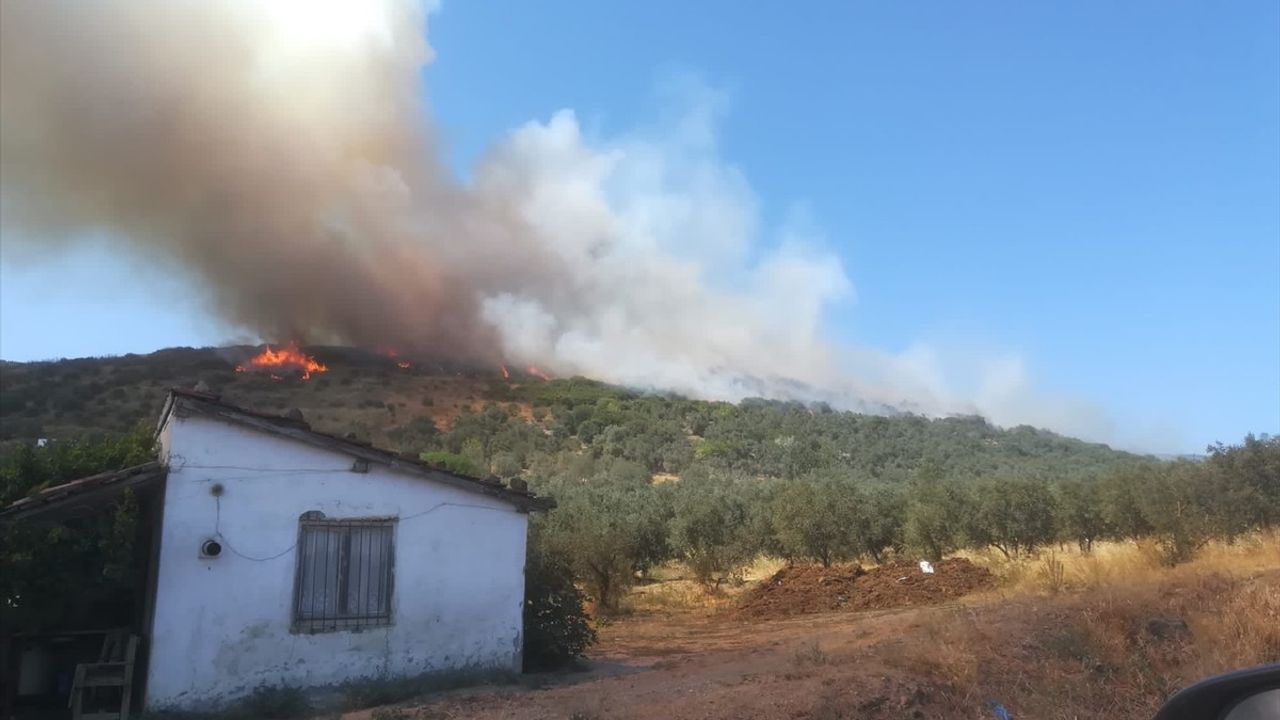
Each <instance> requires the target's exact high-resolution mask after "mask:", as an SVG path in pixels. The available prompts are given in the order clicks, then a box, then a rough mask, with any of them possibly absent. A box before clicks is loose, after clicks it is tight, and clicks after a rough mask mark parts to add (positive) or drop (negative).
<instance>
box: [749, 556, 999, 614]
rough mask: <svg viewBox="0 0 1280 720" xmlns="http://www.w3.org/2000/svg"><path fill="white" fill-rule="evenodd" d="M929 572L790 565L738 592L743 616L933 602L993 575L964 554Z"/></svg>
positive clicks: (903, 567)
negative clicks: (742, 593) (964, 556)
mask: <svg viewBox="0 0 1280 720" xmlns="http://www.w3.org/2000/svg"><path fill="white" fill-rule="evenodd" d="M933 570H934V571H933V573H925V572H923V571H922V570H921V569H920V566H919V565H917V564H915V563H909V562H891V563H886V564H884V565H879V566H876V567H873V568H870V569H866V568H863V567H862V566H860V565H853V566H844V567H828V568H824V567H822V566H820V565H788V566H787V567H784V568H782V569H781V570H779V571H778V572H776V573H774V574H773V577H771V578H769V579H768V580H765V581H764V582H763V583H761V584H760V586H759V587H756V588H753V589H751V590H750V591H748V592H747V593H745V594H744V595H743V597H742V600H741V602H740V603H739V605H738V609H737V612H738V614H739V615H740V616H741V617H743V618H746V619H765V618H778V617H789V616H791V615H802V614H805V613H816V612H830V611H832V610H879V609H884V608H897V607H911V606H914V605H933V604H936V603H940V602H945V601H947V600H952V599H955V598H958V597H960V596H961V595H965V594H967V593H971V592H973V591H975V590H980V589H982V588H985V587H990V586H991V585H992V583H993V582H994V581H995V578H994V577H993V576H992V575H991V573H990V571H988V570H987V569H986V568H984V567H979V566H977V565H974V564H973V563H971V562H969V561H968V560H966V559H964V558H951V559H949V560H943V561H941V562H937V563H934V565H933Z"/></svg>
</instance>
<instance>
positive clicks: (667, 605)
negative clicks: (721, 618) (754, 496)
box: [623, 557, 786, 613]
mask: <svg viewBox="0 0 1280 720" xmlns="http://www.w3.org/2000/svg"><path fill="white" fill-rule="evenodd" d="M785 564H786V563H784V562H783V561H781V560H777V559H774V558H766V557H760V558H756V559H755V560H754V561H752V563H751V564H750V565H748V566H747V567H746V568H744V569H743V570H742V572H741V573H740V582H724V583H721V584H720V586H719V587H718V588H707V587H706V586H704V585H702V584H701V583H699V582H698V581H696V580H694V579H693V573H691V572H689V571H688V569H687V568H685V567H684V565H683V564H681V563H668V564H666V565H663V566H662V567H659V568H655V569H654V570H653V571H652V572H650V579H651V580H652V582H650V583H648V584H643V585H638V586H636V587H635V588H633V589H632V590H631V592H630V593H629V594H628V595H627V597H626V599H625V600H624V601H623V605H624V606H625V608H626V609H627V610H629V611H632V612H642V613H669V612H689V611H714V610H723V609H726V608H730V607H733V606H735V605H736V603H737V602H738V597H739V596H740V595H741V594H742V593H743V592H745V591H746V590H748V589H750V588H751V587H752V586H753V585H755V584H756V583H759V582H760V581H762V580H764V579H766V578H768V577H769V576H771V575H773V574H774V573H775V572H777V571H778V569H779V568H781V567H782V566H783V565H785Z"/></svg>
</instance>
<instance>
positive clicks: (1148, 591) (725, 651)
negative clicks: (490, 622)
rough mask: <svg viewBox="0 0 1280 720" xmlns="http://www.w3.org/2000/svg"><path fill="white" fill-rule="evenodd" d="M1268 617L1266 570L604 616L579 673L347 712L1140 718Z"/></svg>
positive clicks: (1270, 578) (1243, 653)
mask: <svg viewBox="0 0 1280 720" xmlns="http://www.w3.org/2000/svg"><path fill="white" fill-rule="evenodd" d="M1228 608H1229V609H1230V611H1229V612H1225V613H1224V609H1228ZM1277 617H1280V571H1275V570H1273V571H1269V572H1264V573H1262V574H1259V575H1255V576H1253V577H1248V578H1230V577H1227V576H1224V575H1221V574H1218V573H1191V572H1187V573H1179V574H1174V575H1171V576H1169V578H1167V579H1164V580H1161V581H1159V582H1155V583H1144V584H1138V585H1134V586H1119V587H1108V588H1099V589H1093V590H1085V591H1080V592H1076V593H1067V594H1062V595H1056V596H1045V597H1039V596H1021V597H1018V598H1014V599H1004V598H1001V597H1000V596H999V595H998V594H996V593H994V592H993V593H989V594H987V595H986V596H979V597H974V596H970V597H966V598H964V599H962V600H960V601H957V602H950V603H948V604H944V605H934V606H929V607H918V608H907V609H895V610H878V611H865V612H850V611H847V610H845V611H840V612H828V613H820V614H813V615H803V616H797V617H792V618H788V619H778V620H765V621H752V620H744V619H742V618H741V616H740V615H736V614H733V613H725V612H718V613H717V612H690V611H685V612H679V613H673V614H648V615H643V616H633V617H629V618H624V619H621V620H617V621H615V622H612V623H609V624H607V625H606V626H605V627H603V628H602V629H601V632H600V636H601V637H600V639H601V642H600V645H599V646H598V647H596V648H595V650H594V652H593V653H592V656H593V660H592V663H591V667H590V669H589V670H587V671H585V672H579V673H565V674H553V675H545V676H526V678H525V681H524V682H522V683H521V684H519V685H512V686H505V687H484V688H472V689H469V690H461V691H456V692H452V693H447V694H444V695H438V696H435V697H433V698H430V699H429V700H425V701H422V702H417V703H409V704H408V705H406V706H403V707H399V708H382V709H380V710H376V711H362V712H359V713H352V714H350V715H348V716H346V717H347V720H365V719H368V718H372V717H375V716H374V713H375V712H376V713H378V715H377V716H376V717H377V720H381V719H382V718H396V719H397V720H400V719H401V718H403V719H405V720H408V719H410V718H414V719H417V720H445V719H449V720H452V719H455V718H479V719H481V720H499V719H512V720H514V719H521V720H525V719H530V720H537V719H543V718H546V719H550V718H557V719H560V720H566V719H569V720H603V719H604V718H626V719H636V720H641V719H643V720H659V719H661V720H666V719H667V718H682V719H683V718H687V719H690V720H694V719H698V720H711V719H719V718H724V719H726V720H728V719H730V718H743V719H746V720H751V719H757V720H762V719H764V718H808V719H810V720H835V719H836V718H857V719H859V720H890V719H891V718H892V719H893V720H898V719H899V718H942V719H945V720H979V719H985V720H990V719H991V718H993V717H996V716H995V714H994V713H993V712H992V710H991V707H990V704H991V703H992V702H999V703H1001V704H1003V705H1005V706H1006V707H1007V708H1008V709H1009V710H1010V711H1011V712H1012V713H1013V717H1015V718H1018V719H1019V720H1027V719H1028V718H1037V719H1043V720H1070V719H1075V720H1079V719H1081V718H1099V719H1101V718H1106V719H1107V720H1111V719H1112V718H1138V719H1140V718H1144V717H1151V716H1152V714H1153V713H1154V710H1155V709H1156V708H1158V707H1159V705H1160V704H1161V703H1162V702H1163V700H1164V699H1165V698H1166V697H1168V695H1169V694H1171V693H1172V692H1173V691H1175V690H1176V689H1177V688H1178V687H1180V686H1183V685H1185V684H1187V683H1189V682H1191V681H1194V680H1195V679H1198V678H1200V677H1203V676H1205V675H1208V674H1212V673H1215V672H1222V671H1224V670H1227V669H1232V668H1234V667H1242V666H1245V665H1250V664H1257V663H1258V662H1264V661H1272V662H1274V661H1278V660H1280V623H1275V622H1274V620H1275V618H1277ZM1242 623H1243V624H1242Z"/></svg>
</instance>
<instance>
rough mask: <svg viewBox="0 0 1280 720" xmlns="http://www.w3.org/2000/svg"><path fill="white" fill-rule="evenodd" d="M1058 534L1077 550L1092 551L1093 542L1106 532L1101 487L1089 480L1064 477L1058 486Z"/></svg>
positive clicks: (1105, 534) (1102, 536)
mask: <svg viewBox="0 0 1280 720" xmlns="http://www.w3.org/2000/svg"><path fill="white" fill-rule="evenodd" d="M1057 506H1058V514H1057V525H1058V536H1059V537H1060V538H1062V539H1063V540H1069V541H1071V542H1074V543H1075V544H1076V545H1077V547H1079V548H1080V552H1082V553H1089V552H1092V551H1093V544H1094V542H1096V541H1098V540H1100V539H1102V538H1104V537H1106V536H1107V535H1108V532H1109V528H1108V525H1107V520H1106V515H1105V511H1104V508H1103V501H1102V492H1101V487H1100V486H1099V484H1098V483H1097V482H1093V481H1089V480H1067V481H1064V482H1062V483H1061V484H1059V485H1058V504H1057Z"/></svg>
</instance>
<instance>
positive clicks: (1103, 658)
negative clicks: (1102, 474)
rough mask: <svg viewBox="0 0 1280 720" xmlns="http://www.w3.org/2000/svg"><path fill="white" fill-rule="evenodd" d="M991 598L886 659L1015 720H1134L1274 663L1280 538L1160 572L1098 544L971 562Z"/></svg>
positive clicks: (1138, 557) (1155, 563)
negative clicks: (1182, 693) (1200, 683)
mask: <svg viewBox="0 0 1280 720" xmlns="http://www.w3.org/2000/svg"><path fill="white" fill-rule="evenodd" d="M970 557H971V558H972V559H974V560H975V562H981V563H983V564H985V565H987V566H988V567H989V568H990V569H991V570H992V571H993V572H995V573H996V574H997V575H998V576H999V577H1000V579H1001V588H1000V589H999V590H997V591H995V593H996V595H999V596H1002V597H993V596H992V594H988V595H987V596H985V597H981V598H977V599H974V600H972V601H970V602H969V603H966V606H965V607H962V608H958V609H951V610H948V611H944V612H940V613H936V614H934V615H932V616H929V617H926V618H924V619H923V620H922V621H921V623H920V624H919V625H918V626H917V627H916V628H914V631H913V632H912V633H911V634H910V636H909V637H907V638H904V639H903V640H900V641H897V642H895V643H892V644H890V645H889V646H887V647H886V648H885V652H886V660H887V661H888V662H889V664H890V665H891V666H893V667H896V668H898V669H900V670H903V671H906V672H908V673H910V674H911V675H912V676H913V677H927V678H930V679H932V680H933V681H934V682H936V683H937V684H938V686H939V687H941V688H943V689H944V692H945V694H947V696H948V697H950V698H952V699H953V700H955V701H957V702H963V703H973V702H974V701H976V700H977V699H980V698H997V699H999V700H1000V701H1001V702H1003V703H1004V704H1005V705H1006V706H1008V707H1009V708H1010V709H1011V710H1014V711H1015V715H1016V716H1026V717H1040V718H1048V719H1050V720H1055V719H1059V718H1060V719H1061V720H1067V719H1068V718H1078V717H1112V716H1114V717H1143V716H1150V714H1151V713H1152V712H1154V710H1155V709H1156V708H1158V707H1159V705H1160V704H1161V703H1162V702H1163V700H1164V699H1165V698H1167V697H1168V696H1169V695H1170V694H1172V693H1173V692H1174V691H1176V690H1177V689H1178V688H1180V687H1184V686H1185V685H1187V684H1189V683H1191V682H1194V681H1195V680H1197V679H1199V678H1201V677H1204V676H1207V675H1212V674H1216V673H1220V672H1225V671H1227V670H1232V669H1237V668H1241V667H1248V666H1251V665H1258V664H1262V663H1268V662H1280V572H1277V570H1278V569H1280V534H1277V533H1275V532H1269V533H1263V534H1258V535H1255V536H1251V537H1249V538H1246V539H1244V540H1242V541H1240V542H1237V543H1234V544H1230V545H1228V544H1225V543H1214V544H1211V545H1210V546H1208V547H1206V548H1204V550H1203V551H1202V552H1201V553H1200V554H1199V555H1197V557H1196V558H1195V560H1193V561H1192V562H1189V563H1187V564H1185V565H1180V566H1178V567H1175V568H1169V567H1165V566H1163V565H1161V563H1160V559H1159V557H1158V556H1157V555H1156V554H1155V552H1154V550H1153V549H1151V548H1149V547H1145V546H1141V545H1134V544H1133V543H1128V544H1118V543H1117V544H1107V545H1104V546H1102V547H1098V548H1096V549H1095V552H1094V553H1093V554H1091V555H1082V554H1081V553H1079V552H1073V551H1069V550H1061V549H1059V550H1055V551H1053V552H1044V553H1041V554H1040V556H1039V557H1036V558H1024V559H1019V560H1014V561H1007V560H1005V559H1004V558H1003V557H1002V556H1001V557H998V558H997V557H992V556H990V555H986V554H984V553H977V554H974V555H971V556H970Z"/></svg>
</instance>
